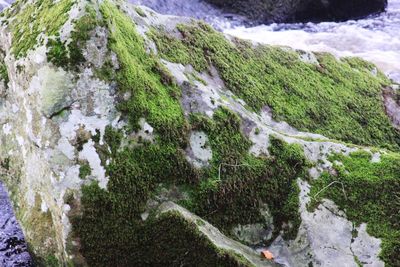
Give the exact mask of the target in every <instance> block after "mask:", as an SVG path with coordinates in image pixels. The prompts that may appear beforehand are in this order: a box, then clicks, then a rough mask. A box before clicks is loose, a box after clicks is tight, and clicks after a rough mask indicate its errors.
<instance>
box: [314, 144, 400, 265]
mask: <svg viewBox="0 0 400 267" xmlns="http://www.w3.org/2000/svg"><path fill="white" fill-rule="evenodd" d="M330 160H331V161H335V160H336V161H339V162H342V163H343V166H342V165H339V164H335V165H334V168H335V169H336V170H337V176H332V175H329V174H327V173H324V174H323V175H322V177H321V178H320V179H318V180H316V181H314V182H313V187H312V191H311V195H315V194H316V193H317V192H319V191H320V190H321V189H322V188H324V187H325V186H327V185H328V184H330V183H331V182H333V181H338V182H341V183H343V186H344V189H345V192H346V195H347V198H346V197H345V196H344V193H343V191H342V186H341V184H339V183H337V184H334V185H332V186H331V187H329V189H328V190H326V191H324V192H323V193H321V194H320V195H319V197H318V200H319V199H321V198H329V199H332V200H333V201H334V202H335V203H336V204H337V205H338V206H339V207H340V208H341V209H343V210H345V211H346V214H347V216H348V218H349V219H350V220H352V221H354V222H355V223H356V224H360V223H368V227H367V231H368V233H369V234H370V235H372V236H375V237H378V238H381V239H382V241H383V243H382V252H381V255H380V257H381V258H382V259H383V260H384V261H385V263H386V266H399V265H400V257H399V255H400V253H399V252H400V213H399V210H400V193H399V192H400V154H395V153H389V154H383V155H382V156H381V160H380V162H378V163H371V154H369V153H368V152H364V151H360V152H355V153H352V154H351V155H350V156H349V157H346V156H343V155H334V156H332V157H331V158H330ZM318 200H317V201H318Z"/></svg>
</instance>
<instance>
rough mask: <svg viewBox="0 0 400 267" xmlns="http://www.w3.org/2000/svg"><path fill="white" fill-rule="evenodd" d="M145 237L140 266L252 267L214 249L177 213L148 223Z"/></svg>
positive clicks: (212, 245) (243, 261)
mask: <svg viewBox="0 0 400 267" xmlns="http://www.w3.org/2000/svg"><path fill="white" fill-rule="evenodd" d="M145 235H146V239H147V240H146V241H145V243H144V246H143V247H144V250H145V251H147V256H146V257H145V258H144V259H143V265H142V266H186V265H196V266H252V265H251V264H250V263H249V262H248V261H247V260H246V259H244V258H242V257H239V256H237V255H235V253H234V252H231V251H226V250H222V249H218V248H217V247H216V246H215V245H214V244H212V243H211V242H210V241H209V240H208V238H207V237H206V236H204V235H203V234H202V233H201V232H200V231H199V230H198V229H197V226H196V224H195V223H193V222H189V221H187V220H186V219H184V218H183V217H182V216H181V215H180V214H179V213H177V212H168V213H164V214H162V215H161V216H160V218H158V219H156V220H155V221H153V222H151V223H149V225H148V226H147V227H146V231H145ZM171 246H172V247H173V249H171ZM188 248H190V249H188Z"/></svg>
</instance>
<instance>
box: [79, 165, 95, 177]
mask: <svg viewBox="0 0 400 267" xmlns="http://www.w3.org/2000/svg"><path fill="white" fill-rule="evenodd" d="M91 173H92V169H91V168H90V166H89V163H84V164H83V165H81V166H80V167H79V178H81V179H86V177H88V176H89V175H90V174H91Z"/></svg>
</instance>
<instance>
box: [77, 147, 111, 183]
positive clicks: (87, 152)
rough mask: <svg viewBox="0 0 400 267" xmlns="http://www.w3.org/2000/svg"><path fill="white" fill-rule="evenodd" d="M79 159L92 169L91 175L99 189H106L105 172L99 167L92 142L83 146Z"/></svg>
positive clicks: (99, 163)
mask: <svg viewBox="0 0 400 267" xmlns="http://www.w3.org/2000/svg"><path fill="white" fill-rule="evenodd" d="M79 159H81V160H87V161H88V162H89V166H90V168H91V169H92V175H93V176H95V177H96V180H97V181H98V182H99V186H100V187H101V188H104V189H106V188H107V184H108V177H106V170H105V169H104V167H103V166H102V165H101V160H100V157H99V155H98V154H97V151H96V148H95V147H94V142H93V141H92V140H89V142H87V143H86V144H84V145H83V149H82V151H81V152H79Z"/></svg>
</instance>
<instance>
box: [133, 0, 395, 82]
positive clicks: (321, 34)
mask: <svg viewBox="0 0 400 267" xmlns="http://www.w3.org/2000/svg"><path fill="white" fill-rule="evenodd" d="M131 2H133V3H135V4H143V5H146V6H149V7H151V8H153V9H155V10H156V11H158V12H160V13H163V14H171V15H179V16H189V17H195V18H200V19H203V20H205V21H207V22H209V23H210V24H212V25H213V26H214V27H216V28H217V29H218V30H221V31H223V32H225V33H227V34H230V35H233V36H236V37H240V38H244V39H249V40H252V41H256V42H259V43H264V44H271V45H283V46H290V47H292V48H295V49H301V50H306V51H318V52H330V53H332V54H334V55H335V56H337V57H345V56H358V57H361V58H364V59H366V60H369V61H371V62H373V63H375V64H376V65H377V66H378V67H379V68H380V69H381V70H383V71H384V72H385V73H386V74H387V75H388V76H389V77H390V78H392V79H393V80H395V81H396V82H399V83H400V0H389V4H388V8H387V11H386V12H385V13H382V14H380V15H377V16H371V17H369V18H366V19H362V20H357V21H354V20H352V21H346V22H338V23H336V22H323V23H296V24H276V23H275V24H271V25H260V26H255V27H246V26H243V25H244V19H243V18H241V17H239V16H235V15H232V14H224V13H223V12H221V11H219V10H216V9H215V8H213V7H212V6H211V5H209V4H207V3H204V2H202V1H201V0H186V1H183V0H132V1H131Z"/></svg>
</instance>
